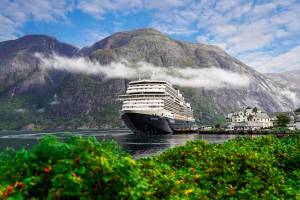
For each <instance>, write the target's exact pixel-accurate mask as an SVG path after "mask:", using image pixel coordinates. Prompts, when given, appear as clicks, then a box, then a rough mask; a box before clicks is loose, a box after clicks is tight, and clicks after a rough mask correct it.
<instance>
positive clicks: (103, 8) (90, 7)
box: [77, 0, 143, 19]
mask: <svg viewBox="0 0 300 200" xmlns="http://www.w3.org/2000/svg"><path fill="white" fill-rule="evenodd" d="M142 6H143V2H142V0H115V1H112V0H83V1H80V2H79V4H78V5H77V8H78V9H79V10H82V11H83V12H85V13H87V14H90V15H92V16H94V17H96V18H98V19H102V18H103V15H105V14H106V13H108V12H118V13H130V12H133V11H134V10H138V9H140V8H142Z"/></svg>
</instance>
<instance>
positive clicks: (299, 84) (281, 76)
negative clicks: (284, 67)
mask: <svg viewBox="0 0 300 200" xmlns="http://www.w3.org/2000/svg"><path fill="white" fill-rule="evenodd" d="M265 76H267V77H269V78H270V79H272V80H273V81H275V82H277V83H278V84H280V85H283V86H284V87H288V88H290V89H292V90H295V91H298V92H299V94H300V70H293V71H287V72H281V73H268V74H265Z"/></svg>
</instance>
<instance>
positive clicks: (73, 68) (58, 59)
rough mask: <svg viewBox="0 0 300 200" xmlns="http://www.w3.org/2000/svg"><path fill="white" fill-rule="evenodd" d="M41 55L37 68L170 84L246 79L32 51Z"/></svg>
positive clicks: (242, 82) (233, 83) (234, 83)
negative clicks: (162, 81) (48, 54)
mask: <svg viewBox="0 0 300 200" xmlns="http://www.w3.org/2000/svg"><path fill="white" fill-rule="evenodd" d="M36 56H37V57H38V58H40V59H41V65H40V67H41V68H44V69H46V70H47V69H57V70H65V71H69V72H72V73H85V74H94V75H100V74H101V75H104V77H106V78H108V79H115V78H127V79H135V78H138V77H140V76H141V77H144V78H149V77H150V78H154V79H162V80H167V81H169V82H170V83H172V84H175V85H179V86H182V87H196V88H198V87H199V88H206V89H215V88H224V87H230V88H232V87H248V85H249V83H250V79H249V78H248V77H247V76H246V75H243V74H239V73H235V72H230V71H226V70H223V69H220V68H216V67H210V68H190V67H167V68H166V67H159V66H154V65H152V64H150V63H145V62H139V63H134V64H132V63H129V62H127V61H126V60H123V61H120V62H114V63H111V64H109V65H101V64H99V63H98V62H96V61H91V60H89V59H88V58H83V57H77V58H66V57H62V56H58V55H53V56H52V57H47V58H46V57H44V56H43V55H41V54H36Z"/></svg>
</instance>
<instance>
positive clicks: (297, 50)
mask: <svg viewBox="0 0 300 200" xmlns="http://www.w3.org/2000/svg"><path fill="white" fill-rule="evenodd" d="M299 55H300V45H298V46H296V47H294V48H292V49H290V50H288V51H287V52H284V53H281V54H279V55H269V54H268V53H267V52H257V53H250V54H246V55H243V56H242V57H241V59H242V61H244V62H246V63H248V65H249V66H252V67H255V68H256V69H257V70H258V71H260V72H263V73H269V72H282V71H292V70H299V69H300V56H299Z"/></svg>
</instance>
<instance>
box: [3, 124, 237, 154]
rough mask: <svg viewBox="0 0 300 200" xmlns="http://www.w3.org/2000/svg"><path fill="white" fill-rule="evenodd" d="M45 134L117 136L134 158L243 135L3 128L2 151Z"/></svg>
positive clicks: (27, 146)
mask: <svg viewBox="0 0 300 200" xmlns="http://www.w3.org/2000/svg"><path fill="white" fill-rule="evenodd" d="M45 135H55V136H57V137H59V138H66V137H69V136H70V135H78V136H84V137H85V136H91V137H96V138H97V139H98V140H101V141H105V140H116V141H117V142H118V144H119V145H120V146H121V147H122V148H123V149H124V150H125V151H127V152H128V153H130V154H131V155H132V156H133V157H134V158H139V157H146V156H149V155H155V154H159V153H160V152H162V151H164V150H166V149H167V148H172V147H176V146H181V145H184V144H186V142H187V141H191V140H207V141H208V142H209V143H223V142H224V141H226V140H230V139H234V138H236V137H240V136H238V135H199V134H196V133H195V134H169V135H137V134H133V133H132V132H131V131H130V130H128V129H102V130H96V131H91V130H89V131H74V132H55V133H51V132H16V131H2V132H0V151H1V150H3V149H5V148H6V147H13V148H16V149H20V148H23V147H24V148H29V147H31V146H32V145H33V144H35V143H37V141H38V140H39V139H40V138H41V137H43V136H45Z"/></svg>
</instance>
